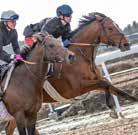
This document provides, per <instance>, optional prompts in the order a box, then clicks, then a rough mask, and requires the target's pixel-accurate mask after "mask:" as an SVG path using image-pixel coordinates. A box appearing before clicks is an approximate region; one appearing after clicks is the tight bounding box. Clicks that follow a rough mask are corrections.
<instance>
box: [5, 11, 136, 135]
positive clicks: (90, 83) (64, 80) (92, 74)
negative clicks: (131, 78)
mask: <svg viewBox="0 0 138 135" xmlns="http://www.w3.org/2000/svg"><path fill="white" fill-rule="evenodd" d="M71 39H72V44H71V45H70V46H69V49H70V50H71V51H73V52H75V54H76V62H75V63H73V64H72V65H67V64H62V68H61V64H54V72H55V73H54V76H53V77H51V78H49V79H48V80H49V82H50V83H51V84H52V86H53V87H54V88H55V89H56V90H57V91H58V92H59V93H60V94H61V95H62V96H63V97H65V98H67V99H70V98H74V97H76V96H80V95H82V94H84V93H86V92H89V91H93V90H100V91H104V92H105V95H106V103H107V106H108V107H109V108H110V109H113V107H114V105H113V104H112V102H110V98H111V93H112V94H115V95H117V96H121V97H124V98H126V99H130V100H134V101H135V100H137V99H136V98H135V97H133V96H131V95H128V94H127V93H125V92H123V91H121V90H119V89H118V88H116V87H115V86H113V85H112V84H111V83H110V82H109V81H108V80H107V79H106V78H105V77H103V75H102V74H101V73H100V71H99V69H98V67H97V66H96V64H95V57H96V49H97V45H98V44H100V43H105V44H107V46H114V47H116V48H119V49H121V51H125V50H129V43H128V39H127V37H126V36H125V35H124V34H123V32H122V31H121V29H120V28H119V27H118V25H117V24H116V23H115V22H114V21H113V20H112V19H111V18H109V17H107V16H105V15H104V14H101V13H90V14H89V15H88V16H84V17H83V18H82V19H81V20H80V25H79V27H78V28H77V29H76V30H75V31H73V32H72V38H71ZM59 75H60V76H59ZM43 102H45V103H53V102H56V101H55V100H54V99H52V98H51V97H50V96H49V95H48V94H47V93H46V92H45V90H43ZM15 127H16V123H15V122H14V121H11V123H9V124H8V126H7V128H6V133H7V135H12V134H13V131H14V128H15ZM36 134H38V132H37V133H36ZM38 135H39V134H38Z"/></svg>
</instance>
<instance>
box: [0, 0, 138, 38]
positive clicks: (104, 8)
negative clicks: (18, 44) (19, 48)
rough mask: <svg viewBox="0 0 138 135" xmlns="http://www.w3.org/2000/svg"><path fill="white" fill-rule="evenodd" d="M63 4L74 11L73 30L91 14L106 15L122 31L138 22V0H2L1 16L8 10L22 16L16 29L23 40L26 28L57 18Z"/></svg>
mask: <svg viewBox="0 0 138 135" xmlns="http://www.w3.org/2000/svg"><path fill="white" fill-rule="evenodd" d="M62 4H69V5H70V6H71V7H72V9H73V11H74V13H73V15H72V22H71V27H72V30H74V29H75V28H76V27H77V26H78V21H79V19H80V18H81V17H82V16H83V15H87V14H88V13H91V12H100V13H103V14H105V15H106V16H108V17H110V18H111V19H112V20H114V22H116V23H117V24H118V25H119V26H120V28H121V29H123V28H124V27H125V26H127V24H132V22H133V21H136V22H138V0H0V14H1V13H2V12H3V11H6V10H14V11H15V12H17V13H18V14H19V15H20V18H19V20H18V22H17V26H16V29H17V31H18V35H19V40H23V38H24V37H23V34H22V33H23V29H24V28H25V26H27V25H29V24H31V23H36V22H39V21H41V20H42V19H43V18H46V17H55V16H56V8H57V7H58V6H60V5H62Z"/></svg>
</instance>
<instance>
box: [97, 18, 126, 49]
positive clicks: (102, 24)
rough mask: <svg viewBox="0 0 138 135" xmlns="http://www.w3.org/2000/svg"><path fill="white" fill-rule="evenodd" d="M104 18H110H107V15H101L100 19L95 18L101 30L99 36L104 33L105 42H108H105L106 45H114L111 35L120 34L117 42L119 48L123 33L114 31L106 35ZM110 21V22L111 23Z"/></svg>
mask: <svg viewBox="0 0 138 135" xmlns="http://www.w3.org/2000/svg"><path fill="white" fill-rule="evenodd" d="M106 19H110V18H109V17H103V18H102V19H100V20H97V23H98V26H99V29H100V31H101V32H100V37H102V35H105V36H106V39H107V42H108V43H107V46H109V45H112V46H114V45H115V42H114V41H113V40H112V37H113V36H121V37H120V42H119V44H118V46H119V48H120V46H121V43H122V40H123V37H124V34H123V33H122V32H120V33H114V34H112V35H109V36H108V33H107V31H106V29H105V26H104V24H105V21H106ZM111 23H113V21H112V22H111ZM111 23H110V24H111ZM100 37H99V42H100V40H101V39H100Z"/></svg>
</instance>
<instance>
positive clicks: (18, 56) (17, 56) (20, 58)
mask: <svg viewBox="0 0 138 135" xmlns="http://www.w3.org/2000/svg"><path fill="white" fill-rule="evenodd" d="M15 59H16V61H22V60H23V57H22V56H21V55H20V54H16V55H15Z"/></svg>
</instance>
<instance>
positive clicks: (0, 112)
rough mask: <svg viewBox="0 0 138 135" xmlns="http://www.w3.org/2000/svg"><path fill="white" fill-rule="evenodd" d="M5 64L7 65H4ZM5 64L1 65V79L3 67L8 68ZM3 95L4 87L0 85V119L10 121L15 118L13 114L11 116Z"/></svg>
mask: <svg viewBox="0 0 138 135" xmlns="http://www.w3.org/2000/svg"><path fill="white" fill-rule="evenodd" d="M4 65H5V67H4ZM4 65H0V79H1V78H2V77H1V76H2V72H3V69H4V68H7V67H6V66H7V64H4ZM0 83H1V80H0ZM2 96H3V91H2V88H1V85H0V121H2V122H3V121H9V120H12V119H14V117H13V116H11V115H10V114H9V112H8V110H7V108H6V106H5V104H4V102H3V101H2Z"/></svg>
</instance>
